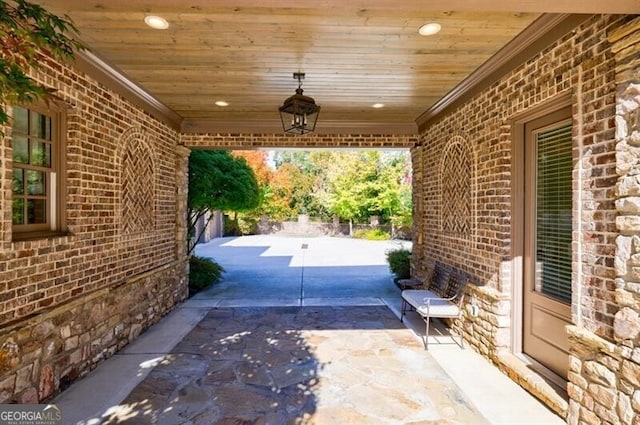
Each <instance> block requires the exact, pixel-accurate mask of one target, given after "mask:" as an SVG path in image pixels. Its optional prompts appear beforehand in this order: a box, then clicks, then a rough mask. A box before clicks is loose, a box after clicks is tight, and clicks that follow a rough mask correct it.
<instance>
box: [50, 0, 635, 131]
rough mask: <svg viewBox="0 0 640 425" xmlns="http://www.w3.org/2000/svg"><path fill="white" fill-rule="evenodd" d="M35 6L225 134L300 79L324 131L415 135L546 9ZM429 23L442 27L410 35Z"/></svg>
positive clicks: (132, 2)
mask: <svg viewBox="0 0 640 425" xmlns="http://www.w3.org/2000/svg"><path fill="white" fill-rule="evenodd" d="M621 1H626V0H621ZM465 2H466V3H465ZM39 3H41V4H42V5H43V6H45V7H46V8H47V9H49V10H51V11H53V12H55V13H58V14H67V15H69V16H70V17H71V18H72V19H73V21H74V22H75V24H76V26H77V27H78V30H79V37H80V39H81V40H83V41H84V42H85V44H87V45H88V46H89V47H90V49H91V51H92V52H93V53H95V54H96V55H97V56H98V57H100V58H101V59H103V60H104V61H105V62H106V63H108V64H110V65H111V66H113V67H114V68H115V69H118V70H120V71H121V72H122V73H123V74H124V75H126V76H127V77H129V78H130V79H131V80H133V81H134V82H135V83H136V84H137V85H139V86H140V87H142V88H143V89H144V90H145V91H147V92H148V93H149V94H150V95H152V96H153V97H155V98H156V99H157V100H159V101H160V102H161V103H163V104H164V105H166V106H168V108H170V109H171V110H173V111H174V112H175V113H177V114H178V115H179V116H180V117H181V118H182V119H184V122H183V129H184V130H185V131H189V130H191V131H197V130H198V129H209V130H213V131H215V130H216V129H224V130H229V131H235V132H251V131H255V129H256V128H266V127H272V128H273V129H277V128H278V126H279V125H280V124H279V117H278V107H279V106H280V105H281V104H282V101H283V100H284V99H285V98H286V97H288V96H290V95H292V94H293V93H294V90H295V88H296V87H297V83H296V81H294V79H293V77H292V74H293V72H295V71H302V72H305V73H306V79H305V81H304V83H303V89H304V92H305V94H306V95H308V96H311V97H313V98H314V99H315V100H316V102H317V103H318V104H319V105H321V107H322V110H321V113H320V118H319V121H318V127H319V129H324V131H325V132H331V126H339V125H340V124H341V123H342V124H344V123H351V125H352V127H353V128H354V129H355V128H359V129H361V130H362V131H365V129H366V127H367V126H368V125H378V126H380V125H382V126H384V125H389V128H392V127H393V126H394V125H398V126H410V127H411V126H413V127H415V120H416V118H417V117H418V116H420V114H422V113H423V112H424V111H425V110H427V109H428V108H429V107H431V106H432V105H433V104H434V102H436V101H437V100H438V99H440V98H441V97H442V96H443V95H445V94H446V93H447V92H448V91H449V90H451V89H452V88H453V87H454V86H455V85H456V84H458V83H459V82H460V81H461V80H463V79H464V78H465V77H467V76H468V75H469V74H470V73H471V72H472V71H474V70H475V69H476V68H477V67H478V66H480V65H481V64H482V63H483V62H485V61H486V60H487V59H489V58H490V57H491V56H492V55H494V54H495V53H496V52H497V51H498V50H499V49H500V48H501V47H503V46H504V45H505V44H506V43H507V42H509V41H510V40H511V39H512V38H513V37H514V36H516V35H517V34H518V33H520V32H521V31H522V30H523V29H524V28H525V27H527V26H528V25H530V24H531V23H532V22H533V21H534V20H535V19H536V18H538V17H539V16H540V12H544V10H539V9H538V8H536V7H535V6H532V3H539V2H531V1H528V2H527V1H519V2H518V1H511V2H504V1H495V2H489V3H495V4H494V5H489V6H491V7H484V8H479V7H478V6H477V3H478V2H477V1H476V2H473V1H471V2H469V1H467V0H465V1H461V0H452V1H448V2H445V1H431V2H424V1H422V2H421V1H416V0H394V1H389V0H382V1H374V0H371V1H353V0H340V1H338V0H325V1H313V2H312V1H302V0H272V1H269V0H262V1H257V0H241V1H231V0H223V1H205V0H159V1H146V0H142V1H140V0H108V1H107V0H103V1H96V0H46V1H41V2H39ZM469 3H472V4H474V6H475V10H474V8H473V7H469V5H468V4H469ZM485 3H487V2H485ZM507 3H508V6H505V4H507ZM548 3H550V4H551V5H556V7H557V5H558V4H559V5H562V4H564V3H567V2H566V1H564V0H558V1H556V2H548ZM584 3H585V2H580V3H577V2H576V4H582V5H583V7H584ZM586 3H587V4H589V3H590V2H588V1H587V2H586ZM465 4H466V5H465ZM434 5H435V6H439V7H440V8H438V9H436V8H434ZM447 5H449V7H447ZM425 6H428V7H425ZM452 6H455V7H457V9H452ZM545 7H549V8H551V6H550V5H546V6H545ZM566 7H567V8H569V7H571V5H567V6H566ZM452 10H453V11H452ZM552 11H555V10H552ZM558 11H562V10H558ZM147 15H159V16H162V17H163V18H165V19H166V20H167V21H168V23H169V27H168V28H167V29H164V30H157V29H152V28H150V27H148V26H147V25H146V24H145V23H144V18H145V16H147ZM429 22H437V23H439V24H440V25H441V26H442V30H441V31H440V32H439V33H438V34H436V35H433V36H429V37H423V36H421V35H419V34H418V28H419V27H420V26H421V25H423V24H425V23H429ZM216 101H225V102H227V103H228V106H226V107H221V106H217V105H216V104H215V102H216ZM376 103H382V104H384V107H382V108H373V107H372V105H373V104H376ZM407 128H409V127H407Z"/></svg>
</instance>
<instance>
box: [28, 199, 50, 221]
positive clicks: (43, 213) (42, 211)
mask: <svg viewBox="0 0 640 425" xmlns="http://www.w3.org/2000/svg"><path fill="white" fill-rule="evenodd" d="M46 222H47V201H46V200H45V199H29V200H27V224H42V223H46Z"/></svg>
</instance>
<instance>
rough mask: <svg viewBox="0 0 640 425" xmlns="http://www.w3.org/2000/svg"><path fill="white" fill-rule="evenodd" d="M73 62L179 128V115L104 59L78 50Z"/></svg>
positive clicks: (138, 104)
mask: <svg viewBox="0 0 640 425" xmlns="http://www.w3.org/2000/svg"><path fill="white" fill-rule="evenodd" d="M75 64H76V66H77V68H78V69H79V70H80V71H82V72H84V73H85V74H87V75H89V76H90V77H93V78H95V79H96V80H97V81H98V82H99V83H101V84H103V85H105V86H106V87H108V88H109V89H111V90H113V91H114V92H116V93H117V94H119V95H121V96H123V97H124V98H125V99H127V100H128V101H130V102H131V103H133V104H134V105H136V106H138V107H140V108H142V109H143V110H144V111H146V112H148V113H149V114H150V115H152V116H153V117H155V118H156V119H158V120H159V121H161V122H163V123H164V124H166V125H168V126H169V127H171V128H172V129H174V130H176V131H179V130H180V126H181V124H182V121H183V118H182V117H181V116H180V115H178V114H177V113H176V112H174V111H173V109H171V108H169V107H168V106H167V105H165V104H164V103H162V102H161V101H159V100H158V99H156V98H155V97H154V96H152V95H151V94H150V93H149V92H147V91H146V90H145V89H143V88H142V87H140V86H139V85H138V84H136V83H135V82H134V81H133V80H132V79H131V78H129V77H127V76H126V75H125V74H124V73H123V72H122V71H120V70H119V69H116V68H115V67H114V66H113V65H111V64H109V63H108V62H106V61H105V60H104V59H102V58H100V57H99V56H97V55H96V54H94V53H92V52H90V51H88V50H85V51H79V52H77V53H76V55H75Z"/></svg>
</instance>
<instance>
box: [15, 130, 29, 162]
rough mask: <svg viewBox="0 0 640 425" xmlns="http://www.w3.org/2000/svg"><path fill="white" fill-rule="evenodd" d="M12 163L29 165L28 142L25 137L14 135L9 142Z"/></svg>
mask: <svg viewBox="0 0 640 425" xmlns="http://www.w3.org/2000/svg"><path fill="white" fill-rule="evenodd" d="M11 150H12V152H13V156H12V159H13V162H17V163H19V164H28V163H29V142H28V140H27V138H26V137H25V136H20V135H14V136H13V138H12V140H11Z"/></svg>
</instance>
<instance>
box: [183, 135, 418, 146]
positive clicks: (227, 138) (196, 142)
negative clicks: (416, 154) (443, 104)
mask: <svg viewBox="0 0 640 425" xmlns="http://www.w3.org/2000/svg"><path fill="white" fill-rule="evenodd" d="M180 140H181V143H182V144H183V145H184V146H186V147H188V148H191V149H206V148H215V149H230V150H242V149H252V148H253V149H255V148H283V147H288V148H297V149H322V148H331V149H335V148H336V147H339V148H345V149H360V148H370V149H407V148H411V147H412V146H413V145H414V144H415V143H416V140H417V136H402V135H400V136H394V135H390V134H350V135H344V134H332V135H316V134H311V135H305V136H286V135H284V134H182V136H181V138H180Z"/></svg>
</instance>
